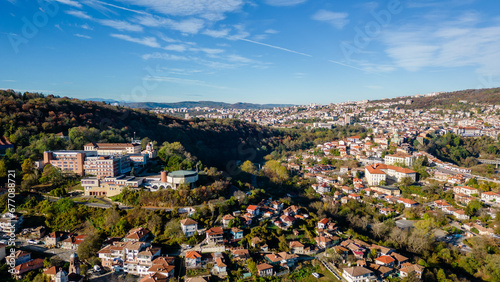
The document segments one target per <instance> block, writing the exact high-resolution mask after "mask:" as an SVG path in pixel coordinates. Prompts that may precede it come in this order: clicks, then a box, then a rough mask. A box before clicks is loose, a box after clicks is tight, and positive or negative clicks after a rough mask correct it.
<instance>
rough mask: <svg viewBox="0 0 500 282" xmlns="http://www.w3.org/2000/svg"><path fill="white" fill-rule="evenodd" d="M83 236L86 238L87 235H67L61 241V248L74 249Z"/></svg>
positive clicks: (83, 238)
mask: <svg viewBox="0 0 500 282" xmlns="http://www.w3.org/2000/svg"><path fill="white" fill-rule="evenodd" d="M85 238H87V235H78V236H69V237H68V238H67V239H66V240H64V241H62V248H63V249H66V250H73V251H76V250H77V249H78V246H80V244H81V243H82V242H83V240H85Z"/></svg>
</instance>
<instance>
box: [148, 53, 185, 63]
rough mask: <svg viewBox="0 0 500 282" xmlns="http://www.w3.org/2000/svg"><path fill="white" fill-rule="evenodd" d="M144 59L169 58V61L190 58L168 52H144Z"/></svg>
mask: <svg viewBox="0 0 500 282" xmlns="http://www.w3.org/2000/svg"><path fill="white" fill-rule="evenodd" d="M142 59H144V60H150V59H162V60H169V61H187V60H188V58H187V57H184V56H177V55H171V54H168V53H159V52H155V53H151V54H144V55H142Z"/></svg>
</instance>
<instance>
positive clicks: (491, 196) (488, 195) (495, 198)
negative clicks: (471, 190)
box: [481, 191, 500, 203]
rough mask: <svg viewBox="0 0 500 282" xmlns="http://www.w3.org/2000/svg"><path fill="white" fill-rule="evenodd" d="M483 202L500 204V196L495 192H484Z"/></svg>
mask: <svg viewBox="0 0 500 282" xmlns="http://www.w3.org/2000/svg"><path fill="white" fill-rule="evenodd" d="M481 200H483V201H484V202H495V203H500V194H499V193H496V192H493V191H489V192H483V193H482V194H481Z"/></svg>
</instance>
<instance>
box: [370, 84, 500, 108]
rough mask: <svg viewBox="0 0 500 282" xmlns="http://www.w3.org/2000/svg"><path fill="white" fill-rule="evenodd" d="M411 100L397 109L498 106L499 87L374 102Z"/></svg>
mask: <svg viewBox="0 0 500 282" xmlns="http://www.w3.org/2000/svg"><path fill="white" fill-rule="evenodd" d="M408 99H411V100H413V102H412V103H411V104H408V105H405V104H401V105H398V107H400V108H403V109H429V108H432V107H441V108H448V107H453V106H455V105H457V104H460V101H467V102H474V103H484V104H491V105H500V87H499V88H488V89H467V90H460V91H454V92H445V93H440V94H436V95H434V96H421V97H414V96H413V97H410V96H408V97H397V98H393V99H384V100H374V101H370V102H371V103H375V102H398V101H406V100H408Z"/></svg>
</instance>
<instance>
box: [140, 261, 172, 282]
mask: <svg viewBox="0 0 500 282" xmlns="http://www.w3.org/2000/svg"><path fill="white" fill-rule="evenodd" d="M174 271H175V266H174V257H158V258H156V259H155V260H153V261H152V265H151V267H150V268H149V269H148V274H147V275H146V277H149V278H152V279H155V278H158V277H159V276H160V277H165V278H166V280H165V281H168V279H170V278H172V277H174ZM152 281H158V280H152ZM141 282H142V280H141Z"/></svg>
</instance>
